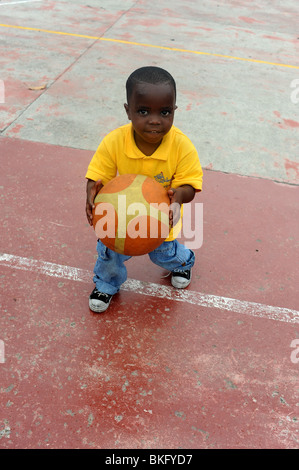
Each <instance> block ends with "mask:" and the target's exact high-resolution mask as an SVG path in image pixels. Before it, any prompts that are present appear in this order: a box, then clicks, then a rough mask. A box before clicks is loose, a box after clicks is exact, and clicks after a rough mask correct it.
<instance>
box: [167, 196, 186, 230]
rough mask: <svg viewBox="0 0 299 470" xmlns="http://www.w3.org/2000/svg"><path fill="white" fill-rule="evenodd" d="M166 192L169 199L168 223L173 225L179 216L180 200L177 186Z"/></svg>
mask: <svg viewBox="0 0 299 470" xmlns="http://www.w3.org/2000/svg"><path fill="white" fill-rule="evenodd" d="M167 193H168V197H169V199H170V207H169V209H170V210H169V225H170V227H174V226H175V225H176V224H177V222H178V221H179V220H180V217H181V204H182V200H181V197H180V191H179V188H171V189H169V190H168V191H167Z"/></svg>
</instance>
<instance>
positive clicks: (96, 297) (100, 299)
mask: <svg viewBox="0 0 299 470" xmlns="http://www.w3.org/2000/svg"><path fill="white" fill-rule="evenodd" d="M112 297H113V295H111V294H105V293H104V292H100V291H99V290H98V289H97V288H96V287H95V288H94V289H93V291H92V293H91V294H90V296H89V308H90V310H92V311H93V312H95V313H101V312H105V310H107V308H108V307H109V305H110V302H111V299H112Z"/></svg>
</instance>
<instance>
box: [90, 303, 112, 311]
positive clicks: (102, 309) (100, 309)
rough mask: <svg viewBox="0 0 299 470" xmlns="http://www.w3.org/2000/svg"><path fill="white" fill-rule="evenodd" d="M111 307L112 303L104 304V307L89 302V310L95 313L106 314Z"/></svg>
mask: <svg viewBox="0 0 299 470" xmlns="http://www.w3.org/2000/svg"><path fill="white" fill-rule="evenodd" d="M109 305H110V301H109V302H108V303H107V304H105V303H104V302H102V305H98V306H97V305H94V304H93V303H92V301H91V300H89V308H90V310H91V311H92V312H94V313H102V312H105V311H106V310H107V308H108V307H109Z"/></svg>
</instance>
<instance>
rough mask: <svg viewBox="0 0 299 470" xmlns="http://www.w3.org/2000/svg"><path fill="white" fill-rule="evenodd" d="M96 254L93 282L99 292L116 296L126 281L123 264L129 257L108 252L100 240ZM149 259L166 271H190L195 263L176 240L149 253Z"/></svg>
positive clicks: (192, 254) (125, 269)
mask: <svg viewBox="0 0 299 470" xmlns="http://www.w3.org/2000/svg"><path fill="white" fill-rule="evenodd" d="M97 252H98V259H97V261H96V264H95V267H94V278H93V282H94V283H95V285H96V288H97V289H98V290H99V291H100V292H105V293H106V294H111V295H113V294H116V292H118V291H119V289H120V286H121V285H122V284H123V283H124V282H125V281H126V280H127V268H126V267H125V264H124V263H125V261H127V260H128V259H130V258H131V256H126V255H121V254H119V253H116V252H115V251H112V250H110V249H109V248H107V247H106V246H105V245H104V244H103V243H102V242H101V241H100V240H98V243H97ZM149 257H150V259H151V260H152V261H153V263H155V264H157V265H158V266H160V267H161V268H164V269H166V270H168V271H184V270H186V269H191V268H192V266H193V265H194V262H195V255H194V252H193V251H192V250H190V249H189V248H186V247H185V246H184V245H182V244H181V243H179V242H178V241H177V240H173V241H171V242H163V243H162V245H160V246H159V247H158V248H156V249H155V250H153V251H151V252H150V253H149Z"/></svg>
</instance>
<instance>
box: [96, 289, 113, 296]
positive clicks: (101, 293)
mask: <svg viewBox="0 0 299 470" xmlns="http://www.w3.org/2000/svg"><path fill="white" fill-rule="evenodd" d="M94 293H95V294H97V296H98V297H100V296H101V297H102V296H105V297H110V296H109V294H106V293H105V292H100V291H99V290H97V289H96V290H95V292H94Z"/></svg>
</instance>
